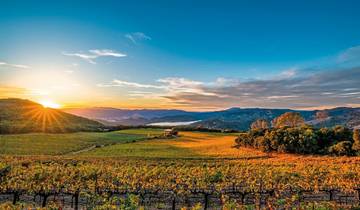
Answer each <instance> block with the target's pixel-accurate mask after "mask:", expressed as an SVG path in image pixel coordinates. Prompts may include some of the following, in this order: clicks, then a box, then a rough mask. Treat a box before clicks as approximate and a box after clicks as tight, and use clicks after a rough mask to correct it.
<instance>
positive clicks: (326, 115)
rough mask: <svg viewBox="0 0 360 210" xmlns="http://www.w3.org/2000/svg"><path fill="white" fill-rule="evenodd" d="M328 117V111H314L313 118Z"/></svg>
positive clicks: (322, 118)
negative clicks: (314, 115)
mask: <svg viewBox="0 0 360 210" xmlns="http://www.w3.org/2000/svg"><path fill="white" fill-rule="evenodd" d="M328 117H329V113H328V112H327V111H318V112H316V117H315V119H317V120H325V119H327V118H328Z"/></svg>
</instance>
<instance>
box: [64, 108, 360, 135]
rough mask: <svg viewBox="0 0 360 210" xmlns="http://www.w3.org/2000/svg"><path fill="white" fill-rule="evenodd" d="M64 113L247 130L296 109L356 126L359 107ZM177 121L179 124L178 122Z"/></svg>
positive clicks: (308, 116)
mask: <svg viewBox="0 0 360 210" xmlns="http://www.w3.org/2000/svg"><path fill="white" fill-rule="evenodd" d="M64 111H66V112H68V113H71V114H75V115H79V116H83V117H87V118H90V119H94V120H98V121H100V122H103V123H105V124H111V125H147V124H152V123H163V122H165V123H166V122H194V123H192V124H190V125H189V126H193V127H204V128H212V129H236V130H247V129H248V128H249V126H250V124H251V123H252V122H253V121H255V120H256V119H260V118H261V119H266V120H269V121H271V120H273V119H274V118H276V117H278V116H279V115H281V114H283V113H285V112H299V113H300V114H301V115H302V116H303V117H304V119H305V120H306V121H307V123H308V124H312V125H314V126H318V127H320V126H328V127H331V126H334V125H345V126H348V127H351V128H353V127H356V126H360V108H347V107H338V108H333V109H327V110H313V111H304V110H291V109H266V108H230V109H226V110H221V111H210V112H188V111H182V110H156V109H155V110H154V109H141V110H127V109H115V108H79V109H66V110H64ZM180 124H181V123H180Z"/></svg>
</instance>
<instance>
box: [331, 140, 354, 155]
mask: <svg viewBox="0 0 360 210" xmlns="http://www.w3.org/2000/svg"><path fill="white" fill-rule="evenodd" d="M351 145H352V143H351V142H350V141H341V142H339V143H337V144H335V145H333V146H331V147H329V153H330V154H335V155H340V156H343V155H352V154H353V151H352V149H351Z"/></svg>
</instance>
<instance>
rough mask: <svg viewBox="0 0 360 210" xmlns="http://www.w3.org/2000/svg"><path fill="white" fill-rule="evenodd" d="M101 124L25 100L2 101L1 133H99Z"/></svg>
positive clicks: (0, 108)
mask: <svg viewBox="0 0 360 210" xmlns="http://www.w3.org/2000/svg"><path fill="white" fill-rule="evenodd" d="M103 127H104V125H102V124H101V123H99V122H97V121H94V120H89V119H86V118H84V117H80V116H75V115H72V114H69V113H66V112H63V111H61V110H57V109H51V108H45V107H43V106H42V105H40V104H38V103H35V102H32V101H29V100H24V99H16V98H11V99H0V133H1V134H8V133H29V132H47V133H65V132H76V131H98V130H101V129H102V128H103Z"/></svg>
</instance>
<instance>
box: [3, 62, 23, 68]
mask: <svg viewBox="0 0 360 210" xmlns="http://www.w3.org/2000/svg"><path fill="white" fill-rule="evenodd" d="M1 66H3V67H10V68H18V69H29V68H30V66H26V65H21V64H12V63H7V62H2V61H0V68H1Z"/></svg>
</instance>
